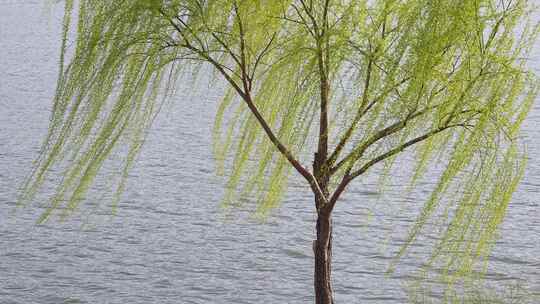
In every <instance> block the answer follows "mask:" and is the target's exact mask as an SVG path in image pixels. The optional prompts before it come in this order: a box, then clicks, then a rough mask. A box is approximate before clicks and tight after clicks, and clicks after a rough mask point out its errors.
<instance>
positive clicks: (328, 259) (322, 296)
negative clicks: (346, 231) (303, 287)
mask: <svg viewBox="0 0 540 304" xmlns="http://www.w3.org/2000/svg"><path fill="white" fill-rule="evenodd" d="M313 253H314V255H315V278H314V287H315V304H333V303H334V299H333V290H332V280H331V273H332V218H331V214H330V213H329V214H325V213H322V212H321V213H319V216H318V218H317V239H316V240H314V241H313Z"/></svg>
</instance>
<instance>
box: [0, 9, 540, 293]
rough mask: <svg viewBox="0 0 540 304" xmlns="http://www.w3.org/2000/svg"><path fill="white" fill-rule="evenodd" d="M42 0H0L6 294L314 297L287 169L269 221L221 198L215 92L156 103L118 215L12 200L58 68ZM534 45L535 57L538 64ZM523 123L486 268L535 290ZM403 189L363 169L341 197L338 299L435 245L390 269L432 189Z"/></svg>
mask: <svg viewBox="0 0 540 304" xmlns="http://www.w3.org/2000/svg"><path fill="white" fill-rule="evenodd" d="M43 2H44V1H30V0H24V1H19V0H0V304H8V303H51V304H53V303H311V302H312V264H313V257H312V251H311V240H312V239H313V235H314V228H313V221H314V213H313V210H312V202H311V195H310V194H309V192H308V191H307V189H306V188H305V186H304V185H303V184H302V183H301V182H300V181H296V180H293V182H292V185H291V189H290V191H289V194H288V195H287V197H286V199H285V201H284V202H283V205H282V207H281V208H280V209H278V210H276V211H275V212H274V213H272V214H271V215H270V217H269V218H268V219H267V220H266V221H264V222H261V221H259V220H257V219H254V218H252V217H251V216H250V214H249V212H248V210H245V209H239V210H228V211H227V210H224V209H222V208H220V201H221V197H222V195H223V192H224V190H223V189H224V185H223V181H222V179H220V178H218V177H216V176H215V174H214V162H213V159H212V155H211V149H210V147H211V136H210V134H211V132H210V131H211V127H212V121H213V115H214V113H215V98H214V97H213V96H212V94H200V95H196V96H195V95H179V96H176V97H175V99H174V102H173V103H172V104H171V105H170V106H169V107H168V108H167V109H166V110H165V111H163V112H162V113H161V116H160V117H159V118H158V120H157V121H156V123H155V125H154V126H153V128H152V130H151V133H150V135H149V139H148V141H147V143H146V146H145V148H144V149H143V151H142V153H141V155H140V157H139V160H138V162H137V165H136V167H135V168H134V170H133V172H132V174H131V176H130V178H129V184H128V188H127V191H126V193H125V195H124V197H123V199H122V201H121V203H120V205H119V208H118V212H117V214H116V216H109V215H107V212H108V208H101V209H99V210H98V211H96V212H90V211H92V209H91V208H90V207H86V208H85V207H84V206H83V207H82V209H81V211H80V212H79V213H77V214H75V215H74V216H73V217H72V218H70V219H68V220H66V221H64V222H58V221H52V222H49V223H47V224H44V225H36V223H35V222H36V219H37V216H38V215H39V214H40V212H41V211H42V210H41V209H40V208H39V203H40V202H37V204H34V205H32V206H29V207H27V208H24V209H17V208H15V200H16V196H17V188H18V186H19V185H20V183H21V180H22V179H23V178H24V176H25V174H26V173H27V172H28V170H29V168H30V167H31V163H32V159H33V158H34V157H35V156H36V153H37V152H38V149H39V146H40V143H41V139H42V137H43V136H44V135H45V132H46V128H47V123H48V117H49V111H50V108H51V103H50V102H51V97H52V96H53V92H54V84H55V79H56V75H57V63H58V45H59V37H60V20H61V14H62V7H61V4H60V5H51V6H50V7H49V8H48V9H47V7H46V6H45V5H44V4H43ZM51 2H53V1H51ZM535 58H537V57H535ZM535 58H533V61H532V63H531V65H532V66H533V67H536V66H540V61H535V60H536V59H535ZM537 70H538V69H537ZM523 135H524V139H523V140H524V142H525V143H526V144H527V146H528V152H529V156H530V162H529V166H528V170H527V173H526V177H525V179H524V181H523V182H522V184H521V186H520V187H519V190H518V191H517V193H516V194H515V196H514V199H513V202H512V204H511V206H510V208H509V212H508V215H507V217H506V220H505V222H504V224H503V226H502V229H501V238H500V239H499V241H498V242H497V245H496V247H495V249H494V251H493V255H492V259H491V260H492V261H491V264H490V267H489V270H488V276H487V279H488V284H491V285H492V286H506V285H508V284H515V283H517V284H519V285H520V286H523V288H526V289H527V290H528V292H529V293H532V294H535V293H536V294H540V255H539V254H538V252H540V242H539V240H540V217H539V216H538V215H539V211H540V209H539V202H538V201H539V199H540V194H539V193H538V192H539V190H540V162H539V160H540V142H539V141H538V139H539V138H540V103H537V104H536V106H535V109H534V110H533V112H532V113H531V115H530V116H529V118H528V119H527V121H526V123H525V130H524V132H523ZM535 139H536V140H535ZM429 182H430V181H429V180H427V181H426V184H429ZM403 188H404V187H403V185H401V184H399V183H395V182H394V183H391V184H390V185H389V186H388V188H387V191H386V194H385V195H384V196H382V197H381V196H379V195H378V193H377V187H376V185H375V183H374V181H372V180H371V179H367V180H363V181H361V182H357V183H356V184H355V185H354V186H353V187H351V189H350V190H349V191H348V193H347V194H346V195H345V197H344V198H343V200H342V201H341V202H340V204H339V205H338V206H337V209H336V212H335V223H336V227H335V243H334V244H335V245H334V248H335V249H334V250H335V252H334V273H333V275H334V284H335V292H336V301H337V303H404V302H405V301H406V300H407V293H406V289H405V288H404V287H405V285H406V282H407V278H409V277H410V276H411V274H412V271H413V270H414V269H416V267H417V266H418V264H419V263H420V261H422V259H425V258H426V252H428V250H429V248H427V247H426V246H422V243H421V242H420V243H418V244H416V245H415V246H414V247H413V248H412V249H411V252H410V253H409V254H408V255H407V256H406V257H405V258H403V260H402V261H401V262H400V263H399V264H398V268H397V271H396V273H394V274H392V275H389V276H387V275H385V274H384V272H385V271H386V270H387V267H388V265H389V261H390V259H391V258H392V256H393V255H394V254H395V253H396V250H397V249H398V248H399V246H400V244H401V242H402V241H403V239H404V237H405V236H406V232H407V229H408V227H410V224H411V222H412V219H414V215H415V214H416V212H417V211H418V208H419V202H422V200H423V199H425V196H426V192H425V191H422V189H420V190H419V191H417V192H414V193H413V194H412V195H411V196H408V197H403V196H402V195H401V194H402V190H403ZM47 191H48V192H50V190H47V189H46V190H45V192H47ZM91 201H94V202H99V201H100V197H95V198H92V199H91ZM248 209H249V208H248ZM88 214H90V215H88ZM84 223H86V224H84Z"/></svg>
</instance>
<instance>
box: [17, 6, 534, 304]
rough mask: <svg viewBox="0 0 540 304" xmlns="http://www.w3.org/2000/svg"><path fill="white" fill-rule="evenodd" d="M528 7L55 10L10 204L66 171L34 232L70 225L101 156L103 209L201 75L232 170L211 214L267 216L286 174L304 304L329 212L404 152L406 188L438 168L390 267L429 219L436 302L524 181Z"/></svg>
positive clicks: (318, 288) (324, 258)
mask: <svg viewBox="0 0 540 304" xmlns="http://www.w3.org/2000/svg"><path fill="white" fill-rule="evenodd" d="M76 6H78V8H75V7H76ZM529 8H530V7H529V4H528V3H527V1H526V0H466V1H451V0H400V1H398V0H378V1H368V0H364V1H361V0H359V1H350V0H320V1H312V0H273V1H269V0H168V1H157V0H115V1H90V0H80V1H78V2H76V4H75V3H74V2H73V1H72V0H67V1H65V17H64V22H63V25H64V27H63V29H64V31H63V33H64V34H63V39H62V48H61V49H62V52H61V60H60V61H61V68H60V73H59V77H58V85H57V90H56V95H55V98H54V105H53V109H52V117H51V122H50V128H49V133H48V135H47V138H46V140H45V144H44V146H43V149H42V153H41V154H40V157H39V158H38V161H37V164H36V166H35V168H34V170H33V172H32V174H31V175H30V177H29V178H28V180H27V182H26V185H25V188H24V189H25V190H24V192H23V195H22V200H23V201H28V200H31V199H32V198H33V196H34V194H35V193H36V192H37V190H38V188H39V187H40V186H42V185H43V183H44V181H45V178H46V176H47V175H48V174H50V172H51V168H54V167H55V166H56V165H58V164H59V163H64V164H67V166H64V167H63V168H65V170H64V171H63V175H62V178H61V179H60V180H61V181H60V182H59V184H58V185H57V190H56V192H55V193H56V195H55V196H54V197H53V198H52V200H51V201H50V204H49V206H48V208H47V209H46V211H45V212H44V213H43V215H42V216H41V218H40V221H44V220H46V219H48V218H49V217H50V215H51V214H52V213H53V212H56V211H58V212H60V214H61V215H65V214H68V213H69V212H70V211H71V210H73V209H75V208H76V207H77V206H78V205H79V204H80V203H81V202H82V201H84V197H85V194H86V193H87V191H88V189H89V188H90V187H91V185H92V183H93V181H94V179H95V177H96V175H98V174H99V173H100V170H101V169H102V167H103V166H104V165H105V164H107V162H106V160H107V159H108V158H110V155H111V153H113V151H116V152H117V153H114V154H115V155H122V163H121V167H118V168H117V172H118V175H117V177H118V179H117V180H118V183H117V189H116V191H113V193H114V201H115V202H116V201H118V199H119V198H120V194H121V192H122V190H123V189H124V186H125V179H126V176H127V172H128V171H129V169H130V167H131V166H132V165H133V163H134V160H135V158H136V156H137V153H138V152H139V150H140V148H141V146H142V144H143V142H144V138H145V134H146V133H147V130H148V128H149V127H150V126H151V123H152V120H153V119H154V117H155V115H156V114H157V113H158V111H159V109H160V107H161V105H162V103H163V101H164V100H165V99H166V98H167V96H168V95H170V94H169V93H170V92H171V91H172V90H173V89H174V88H175V86H176V85H178V82H179V79H184V78H182V77H180V76H181V75H185V74H186V73H197V72H200V71H208V68H204V67H203V66H209V67H211V68H212V69H213V71H214V72H215V73H216V75H217V76H219V77H218V78H219V79H221V80H222V82H223V83H225V84H226V86H225V87H224V89H223V90H222V91H221V93H222V98H221V100H216V107H218V111H217V117H216V120H215V127H214V142H215V146H214V151H215V156H216V157H215V158H216V160H217V162H218V164H217V166H216V167H217V168H218V171H220V170H219V168H222V169H223V168H228V169H230V171H229V172H227V174H226V176H227V177H228V183H227V189H228V191H227V193H226V197H225V199H224V201H225V203H226V204H231V203H234V202H235V201H237V199H238V198H239V197H240V196H243V197H245V196H247V197H251V198H252V201H254V202H256V203H257V206H258V207H257V208H256V210H257V212H259V213H261V214H266V213H267V212H268V211H269V210H271V209H272V208H275V207H277V206H278V204H279V202H280V199H281V197H282V196H283V194H284V192H285V190H286V187H287V180H288V178H289V176H290V175H291V174H293V173H294V174H299V175H300V176H301V178H303V179H304V180H305V182H306V186H309V188H310V189H311V191H312V192H313V197H314V201H313V202H311V203H310V202H297V203H298V204H305V207H306V208H314V210H315V211H316V214H317V220H316V239H315V240H314V241H313V251H314V256H315V264H314V269H315V270H314V287H315V298H316V303H321V304H322V303H333V295H332V285H331V258H332V211H333V210H334V208H335V206H336V204H338V201H339V198H340V196H341V195H342V193H343V192H344V191H345V190H346V188H347V187H348V186H349V185H350V184H351V182H352V181H354V180H356V179H361V178H362V177H363V176H365V174H366V173H367V172H368V171H369V170H370V169H372V168H373V167H374V166H376V165H378V166H383V168H384V170H382V172H383V173H382V174H383V175H391V174H392V172H393V171H392V170H391V168H392V165H393V164H394V163H395V161H396V159H398V158H397V156H398V155H400V154H401V153H402V152H403V151H405V150H406V149H408V148H411V150H412V151H413V152H414V153H415V154H414V155H415V157H414V158H413V160H412V161H414V162H415V164H414V165H413V166H407V167H412V168H413V170H412V172H411V178H412V185H414V184H415V183H414V182H415V181H417V180H418V179H419V178H420V177H421V176H422V174H423V173H424V172H425V171H426V169H427V168H429V167H430V164H432V163H433V162H441V159H442V161H443V162H444V163H445V164H446V166H445V170H444V171H443V172H442V173H441V174H440V176H439V179H438V182H437V183H436V185H435V186H434V188H433V189H432V192H431V195H430V196H429V197H428V199H427V201H426V202H424V203H423V207H422V208H421V210H422V211H421V213H420V214H419V215H418V218H417V219H416V222H415V225H414V226H413V227H412V228H411V232H410V235H409V238H408V240H407V242H406V244H407V245H405V246H404V247H403V248H402V251H401V252H400V254H402V253H403V252H404V251H405V250H406V249H407V246H408V244H410V243H411V242H412V241H414V239H415V237H416V236H417V235H418V233H419V232H420V231H421V229H422V228H423V227H424V226H425V223H426V221H427V220H428V218H429V217H430V216H432V215H433V214H434V213H435V212H436V210H438V209H440V208H443V207H444V208H446V209H447V210H450V212H448V216H449V221H448V226H447V229H446V230H445V232H444V234H443V235H442V236H441V238H440V240H439V241H438V243H437V244H436V246H435V247H434V253H433V255H432V256H431V258H430V259H429V261H428V262H427V265H435V264H437V265H441V266H443V269H444V271H442V272H441V273H442V274H441V279H442V280H443V282H445V283H446V284H447V286H453V285H454V284H457V283H462V282H464V281H467V280H468V278H469V277H471V275H472V274H473V273H475V270H477V269H478V265H479V263H480V264H482V263H483V262H484V261H486V257H487V255H488V254H489V249H490V247H491V244H492V243H493V242H492V241H493V239H494V237H495V232H496V230H497V227H498V226H499V224H500V223H501V221H502V219H503V216H504V214H505V210H506V208H507V206H508V203H509V201H510V198H511V194H512V192H513V191H514V190H515V188H516V185H517V183H518V181H519V179H520V177H521V176H522V173H523V159H524V158H523V154H522V152H520V151H521V150H520V149H519V145H517V144H516V138H517V136H518V132H519V128H520V125H521V124H522V122H523V120H524V118H525V117H526V115H527V113H528V111H529V109H530V107H531V104H532V102H533V100H534V97H535V93H536V89H537V83H536V80H535V79H534V77H533V75H532V74H531V73H529V72H527V70H526V66H525V58H526V56H527V54H528V52H529V49H530V47H531V45H532V42H533V40H534V38H535V37H536V33H537V28H536V27H535V26H532V25H531V24H528V23H527V22H524V20H526V19H524V18H523V17H525V16H527V14H528V12H529ZM72 35H74V36H75V37H76V38H75V42H74V46H73V47H72V48H68V47H67V45H68V43H67V42H68V40H69V38H70V37H72ZM193 102H197V101H196V100H194V101H193ZM440 155H443V157H442V158H441V157H440ZM224 162H225V163H227V164H228V165H227V166H225V165H224V164H223V163H224ZM377 172H379V171H377ZM456 189H457V190H459V191H456ZM359 203H361V202H359Z"/></svg>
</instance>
